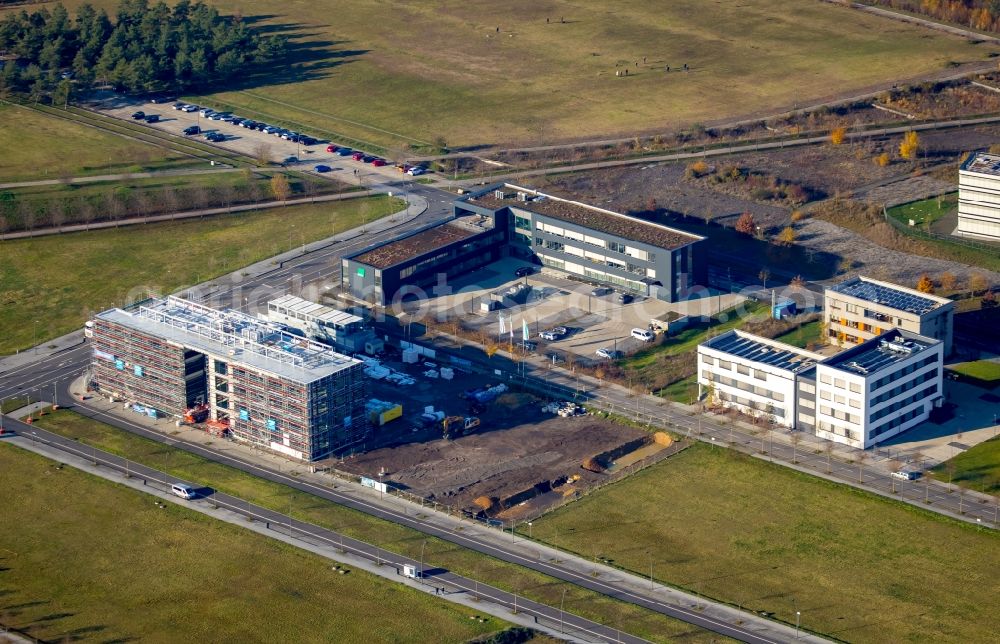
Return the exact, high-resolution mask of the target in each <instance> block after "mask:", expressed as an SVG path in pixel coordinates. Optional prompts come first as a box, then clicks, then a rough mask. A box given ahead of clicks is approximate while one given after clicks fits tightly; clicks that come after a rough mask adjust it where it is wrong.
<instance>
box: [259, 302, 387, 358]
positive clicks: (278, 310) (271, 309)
mask: <svg viewBox="0 0 1000 644" xmlns="http://www.w3.org/2000/svg"><path fill="white" fill-rule="evenodd" d="M267 319H268V320H270V321H271V322H277V323H278V324H282V325H284V326H285V327H287V328H292V329H297V330H298V331H300V332H302V334H303V335H305V337H307V338H312V339H313V340H318V341H319V342H322V343H323V344H327V345H329V346H331V347H333V348H335V349H337V350H338V351H344V352H347V353H367V354H375V353H378V352H380V351H381V350H382V349H383V348H384V347H385V342H383V341H382V340H381V339H380V338H378V337H377V336H376V334H375V331H374V329H372V328H370V327H366V326H365V321H364V319H362V318H361V317H359V316H357V315H354V314H353V313H348V312H347V311H339V310H337V309H333V308H330V307H329V306H323V305H322V304H317V303H316V302H310V301H309V300H304V299H302V298H301V297H296V296H295V295H282V296H281V297H279V298H278V299H276V300H271V301H270V302H268V303H267Z"/></svg>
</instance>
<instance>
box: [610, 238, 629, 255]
mask: <svg viewBox="0 0 1000 644" xmlns="http://www.w3.org/2000/svg"><path fill="white" fill-rule="evenodd" d="M608 250H612V251H614V252H616V253H621V254H622V255H624V254H625V244H622V243H620V242H616V241H609V242H608Z"/></svg>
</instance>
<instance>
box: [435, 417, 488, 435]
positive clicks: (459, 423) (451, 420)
mask: <svg viewBox="0 0 1000 644" xmlns="http://www.w3.org/2000/svg"><path fill="white" fill-rule="evenodd" d="M441 427H442V428H443V429H444V437H445V438H446V439H447V438H458V437H459V436H465V435H467V434H471V433H472V430H473V429H475V428H476V427H479V418H477V417H476V416H448V417H447V418H445V419H444V420H442V421H441Z"/></svg>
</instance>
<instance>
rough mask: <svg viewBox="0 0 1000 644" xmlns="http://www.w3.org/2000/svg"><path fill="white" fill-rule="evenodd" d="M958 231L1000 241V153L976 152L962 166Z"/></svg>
mask: <svg viewBox="0 0 1000 644" xmlns="http://www.w3.org/2000/svg"><path fill="white" fill-rule="evenodd" d="M955 234H956V235H961V236H963V237H977V238H980V239H987V240H991V241H1000V155H996V154H986V153H984V152H976V153H973V154H970V155H969V158H967V159H966V160H965V162H964V163H962V165H961V166H960V167H959V169H958V227H957V228H956V229H955Z"/></svg>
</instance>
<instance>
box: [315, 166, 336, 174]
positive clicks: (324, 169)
mask: <svg viewBox="0 0 1000 644" xmlns="http://www.w3.org/2000/svg"><path fill="white" fill-rule="evenodd" d="M314 170H316V172H330V171H331V170H333V168H331V167H330V166H328V165H323V164H320V165H318V166H316V167H315V168H314Z"/></svg>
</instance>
